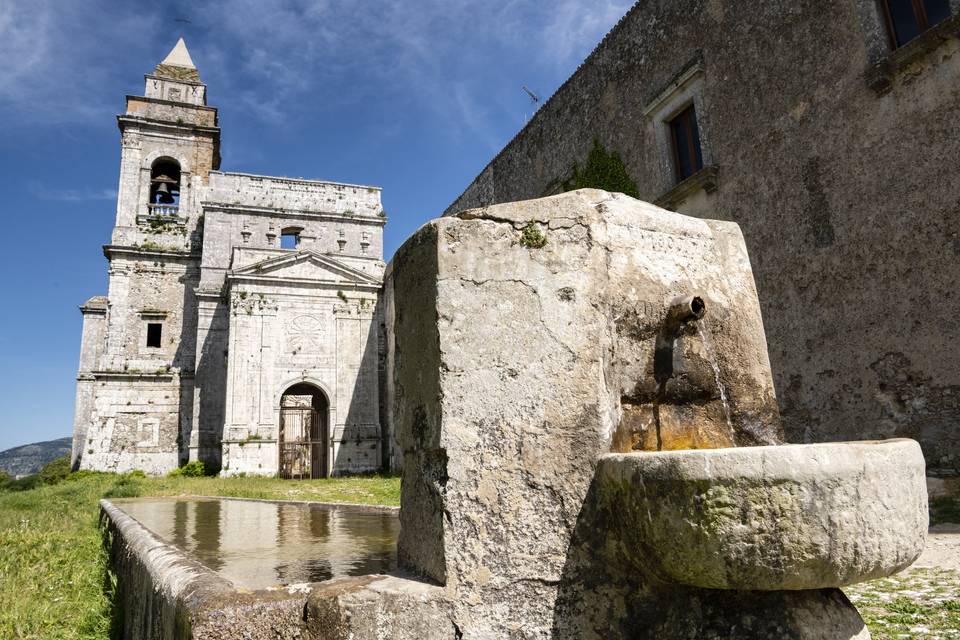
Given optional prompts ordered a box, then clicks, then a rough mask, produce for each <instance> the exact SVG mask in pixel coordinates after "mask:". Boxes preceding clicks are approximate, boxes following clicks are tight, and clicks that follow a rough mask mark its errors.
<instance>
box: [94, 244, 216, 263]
mask: <svg viewBox="0 0 960 640" xmlns="http://www.w3.org/2000/svg"><path fill="white" fill-rule="evenodd" d="M103 255H104V256H106V257H107V259H108V260H112V259H113V258H115V257H128V258H134V259H136V258H163V259H165V260H170V259H173V260H183V261H189V262H194V261H198V260H199V259H200V254H199V253H194V252H192V251H172V250H169V249H143V248H141V247H135V246H129V245H116V244H105V245H103Z"/></svg>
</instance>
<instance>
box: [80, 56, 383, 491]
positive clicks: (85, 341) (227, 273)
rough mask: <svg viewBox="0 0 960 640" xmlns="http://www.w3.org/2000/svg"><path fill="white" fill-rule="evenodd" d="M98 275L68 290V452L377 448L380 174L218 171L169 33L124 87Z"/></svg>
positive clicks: (186, 67) (251, 466) (213, 114)
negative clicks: (78, 292) (84, 292)
mask: <svg viewBox="0 0 960 640" xmlns="http://www.w3.org/2000/svg"><path fill="white" fill-rule="evenodd" d="M118 124H119V127H120V132H121V161H120V183H119V189H118V196H117V211H116V223H115V226H114V229H113V234H112V237H111V239H110V244H108V245H106V246H105V247H104V255H105V256H106V258H107V261H108V264H109V289H108V292H107V295H106V296H96V297H93V298H91V299H90V300H88V301H87V302H86V303H85V304H84V305H82V306H81V312H82V315H83V334H82V346H81V354H80V367H79V374H78V377H77V400H76V413H75V421H74V440H73V465H74V468H81V469H94V470H103V471H118V472H123V471H130V470H134V469H140V470H143V471H145V472H147V473H153V474H159V473H165V472H168V471H170V470H172V469H175V468H177V467H178V466H180V465H182V464H184V463H186V462H189V461H195V460H199V461H203V462H204V463H205V464H206V465H208V466H210V467H213V468H218V467H219V468H220V469H221V473H222V474H224V475H233V474H237V473H246V474H251V475H254V474H255V475H274V474H279V475H280V476H282V477H290V478H316V477H326V476H329V475H338V474H345V473H358V472H364V471H371V470H376V469H379V468H381V467H382V466H385V465H386V464H387V463H388V459H387V456H388V450H389V447H388V446H387V445H386V443H387V442H388V441H389V438H388V434H387V429H386V427H385V418H384V412H383V410H382V404H383V403H382V402H381V395H382V394H381V390H382V389H383V387H384V381H383V375H384V356H383V354H384V338H383V328H382V325H383V323H382V310H381V285H382V277H383V271H384V266H385V265H384V262H383V228H384V224H385V222H386V219H385V217H384V214H383V209H382V206H381V202H380V189H379V188H377V187H370V186H360V185H351V184H341V183H334V182H323V181H315V180H302V179H290V178H280V177H268V176H259V175H251V174H244V173H230V172H223V171H220V129H219V126H218V119H217V109H216V108H214V107H211V106H208V105H207V98H206V85H204V84H203V83H202V82H201V81H200V76H199V73H198V71H197V69H196V67H195V66H194V64H193V61H192V60H191V58H190V54H189V52H188V51H187V48H186V46H185V45H184V43H183V40H182V39H181V40H180V41H179V42H178V43H177V45H176V46H175V47H174V49H173V50H172V51H171V52H170V54H169V55H168V56H167V58H166V59H165V60H164V61H163V62H162V63H160V64H159V65H158V66H157V67H156V69H155V71H154V72H153V73H152V74H148V75H147V76H146V86H145V91H144V95H143V96H127V108H126V113H124V114H123V115H120V116H118Z"/></svg>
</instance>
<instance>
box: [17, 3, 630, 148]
mask: <svg viewBox="0 0 960 640" xmlns="http://www.w3.org/2000/svg"><path fill="white" fill-rule="evenodd" d="M629 5H630V2H629V0H555V1H554V2H550V3H544V2H541V1H540V0H488V1H487V2H482V3H481V2H476V1H475V0H416V1H407V2H397V1H395V0H365V1H364V2H355V1H347V0H271V2H263V1H262V0H220V1H218V2H205V3H192V4H190V5H185V8H183V9H181V10H180V11H178V10H177V7H176V3H175V2H174V3H173V4H172V5H157V4H147V3H142V2H137V3H127V2H118V1H116V0H113V1H111V0H2V4H0V59H4V60H16V61H18V63H17V64H16V65H5V66H4V67H3V68H0V116H6V115H10V114H11V113H13V114H16V115H17V116H18V118H19V119H20V120H21V121H27V122H46V123H50V122H67V123H69V122H92V121H97V122H100V123H105V122H109V115H108V114H113V113H116V112H117V111H118V110H119V106H120V104H119V102H120V101H119V98H118V97H119V96H122V95H123V92H127V91H137V89H134V88H133V87H137V86H139V77H140V74H142V73H144V72H148V71H150V69H151V67H152V65H153V64H155V63H156V62H158V61H159V60H160V59H161V58H162V56H163V55H165V54H166V51H167V49H168V48H169V47H171V46H172V45H173V42H174V41H175V39H176V35H178V32H179V31H183V32H184V35H185V37H186V40H187V45H188V47H189V48H190V50H191V53H192V54H193V58H194V61H195V62H197V64H198V67H199V68H200V74H201V77H202V78H203V79H204V81H205V82H207V83H208V85H210V87H211V93H210V95H211V101H212V102H213V103H214V104H219V105H221V106H225V105H227V104H229V105H230V106H231V108H234V109H242V110H243V111H244V112H245V113H246V114H247V115H248V116H250V117H252V118H254V119H256V120H260V121H263V122H267V123H269V124H270V125H271V126H283V125H284V124H285V123H290V124H292V125H296V124H297V123H298V122H299V121H300V120H299V119H302V118H305V117H307V116H309V117H311V118H315V117H321V116H322V114H323V112H324V111H325V110H333V109H335V108H338V107H343V106H344V105H358V104H362V103H364V101H378V100H380V101H384V100H388V101H390V103H391V104H393V105H395V107H396V111H397V113H401V112H402V110H403V109H406V108H411V107H412V108H414V109H416V110H420V111H423V110H427V111H430V112H432V113H434V115H435V117H436V119H437V124H438V126H441V127H443V128H444V129H446V131H447V132H448V133H449V134H450V135H453V136H457V135H459V131H460V129H462V128H465V129H466V130H468V131H471V132H473V133H474V134H475V135H477V136H478V137H479V138H480V139H482V140H485V141H487V144H492V145H494V146H498V145H499V144H502V142H503V141H502V140H495V138H496V134H495V133H494V131H495V130H496V127H494V126H493V123H498V122H502V121H504V119H505V118H506V120H508V121H512V119H513V117H514V115H515V114H505V113H504V111H503V105H504V103H505V102H508V101H509V100H505V99H503V98H501V97H498V96H496V95H493V90H495V89H496V88H497V87H498V86H499V85H498V83H502V82H503V76H504V75H505V74H509V73H510V72H515V69H514V67H521V68H528V69H530V73H531V75H535V74H536V73H538V72H542V73H548V74H552V75H557V70H558V69H562V70H564V71H565V70H567V69H572V68H574V67H575V66H576V64H577V63H578V62H579V61H580V60H581V59H582V58H583V57H584V56H585V55H586V54H587V53H589V51H590V50H591V49H592V48H593V47H594V46H595V45H596V43H597V42H598V41H599V39H600V38H601V37H602V36H603V34H604V33H605V32H606V31H607V30H608V29H609V28H610V26H612V25H613V24H614V23H615V22H616V20H617V19H618V18H619V17H620V15H622V14H623V13H624V12H625V11H626V10H627V9H628V8H629ZM187 6H188V7H189V8H186V7H187ZM164 12H166V13H164ZM168 14H169V15H168ZM183 14H186V15H188V16H189V18H190V20H191V24H187V25H184V24H181V23H174V18H176V17H178V16H180V15H183ZM145 61H147V64H144V62H145ZM538 70H539V71H538ZM559 79H560V80H562V77H561V78H559ZM537 89H538V90H540V91H541V93H543V94H544V96H543V97H544V98H545V97H546V94H547V93H549V91H550V90H551V89H552V87H543V86H541V87H537ZM511 91H515V92H516V93H517V95H518V97H519V98H521V99H522V98H523V96H522V94H520V93H519V92H520V88H519V86H517V87H516V88H515V89H514V88H512V86H511ZM384 126H385V127H393V126H395V122H390V123H385V124H384Z"/></svg>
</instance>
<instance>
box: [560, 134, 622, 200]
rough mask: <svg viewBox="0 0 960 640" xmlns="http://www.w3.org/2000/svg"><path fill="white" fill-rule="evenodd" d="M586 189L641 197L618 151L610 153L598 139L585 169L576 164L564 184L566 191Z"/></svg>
mask: <svg viewBox="0 0 960 640" xmlns="http://www.w3.org/2000/svg"><path fill="white" fill-rule="evenodd" d="M586 188H590V189H603V190H604V191H611V192H620V193H625V194H627V195H628V196H631V197H633V198H639V197H640V192H639V190H638V189H637V183H636V182H634V181H633V180H632V179H631V178H630V175H629V174H628V173H627V168H626V167H625V166H624V164H623V160H621V159H620V155H619V154H618V153H617V152H616V151H613V152H610V153H608V152H607V150H606V149H604V148H603V145H602V144H600V141H599V140H597V139H596V138H594V140H593V147H592V148H591V149H590V153H588V154H587V161H586V163H585V164H584V166H583V168H582V169H581V168H580V167H579V166H578V165H577V164H574V165H573V171H572V174H571V176H570V178H569V179H568V180H565V181H564V182H563V190H564V191H573V190H575V189H586Z"/></svg>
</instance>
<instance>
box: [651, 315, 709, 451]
mask: <svg viewBox="0 0 960 640" xmlns="http://www.w3.org/2000/svg"><path fill="white" fill-rule="evenodd" d="M706 313H707V305H706V304H705V303H704V302H703V298H701V297H700V296H685V297H678V298H674V299H673V300H672V301H671V302H670V306H669V307H668V308H667V314H666V316H665V317H664V319H663V325H662V326H661V327H660V332H659V333H658V334H657V342H656V345H655V348H654V349H655V350H654V353H653V378H654V380H656V382H657V397H656V399H655V400H654V403H653V417H654V424H655V426H656V429H657V451H661V450H662V449H663V436H662V434H661V432H660V404H661V402H663V399H664V395H665V393H666V389H667V381H668V380H670V378H672V377H673V350H674V347H675V346H676V344H677V338H679V337H680V334H681V333H682V332H683V330H684V328H685V327H686V326H687V325H688V324H689V323H691V322H696V321H697V320H700V319H701V318H703V316H704V314H706Z"/></svg>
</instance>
